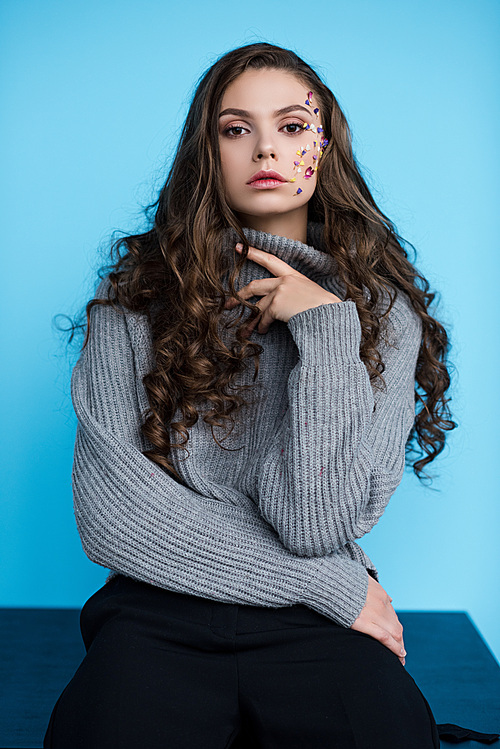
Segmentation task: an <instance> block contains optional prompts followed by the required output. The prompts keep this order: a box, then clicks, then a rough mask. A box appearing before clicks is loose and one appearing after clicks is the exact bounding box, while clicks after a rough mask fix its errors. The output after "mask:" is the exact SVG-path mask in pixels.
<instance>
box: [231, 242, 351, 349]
mask: <svg viewBox="0 0 500 749" xmlns="http://www.w3.org/2000/svg"><path fill="white" fill-rule="evenodd" d="M236 250H237V251H238V252H241V250H242V246H241V245H236ZM248 258H249V260H253V262H254V263H258V264H259V265H263V266H264V267H265V268H267V270H268V271H270V272H271V273H272V274H273V275H274V276H275V278H260V279H254V280H253V281H250V283H249V284H247V285H246V286H244V287H243V288H242V289H241V290H240V291H239V296H240V297H242V299H250V297H252V296H261V297H263V298H262V299H260V300H259V301H258V302H257V304H256V306H257V307H259V309H260V310H261V314H260V315H257V317H256V318H255V320H252V322H250V323H248V325H246V326H245V333H246V334H247V335H249V334H250V332H251V330H252V329H253V328H254V327H255V326H256V325H257V324H258V326H259V327H258V329H257V332H258V333H267V331H268V330H269V326H270V325H271V323H272V322H273V320H282V321H283V322H288V320H289V319H290V318H291V317H292V316H293V315H296V314H297V313H298V312H303V311H304V310H306V309H310V308H311V307H319V306H320V305H321V304H333V303H334V302H341V301H342V299H339V297H338V296H335V294H331V293H330V292H329V291H326V289H323V288H322V287H321V286H319V284H317V283H315V282H314V281H311V279H310V278H308V277H307V276H304V275H303V274H302V273H299V271H297V270H295V269H294V268H292V267H291V266H290V265H288V263H285V261H284V260H281V259H280V258H279V257H276V255H273V254H272V253H270V252H265V251H264V250H258V249H257V248H256V247H251V246H250V247H249V250H248ZM237 304H240V302H239V301H238V300H237V299H234V298H231V299H228V300H227V301H226V303H225V305H224V306H225V307H226V309H231V308H233V307H235V306H236V305H237Z"/></svg>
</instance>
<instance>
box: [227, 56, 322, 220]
mask: <svg viewBox="0 0 500 749" xmlns="http://www.w3.org/2000/svg"><path fill="white" fill-rule="evenodd" d="M310 93H311V92H310V90H308V88H307V86H306V85H305V84H304V83H302V82H301V81H300V80H298V79H297V78H296V77H295V76H294V75H293V74H291V73H288V72H284V71H281V70H274V69H269V68H265V69H261V70H247V71H245V72H244V73H242V74H241V75H240V76H238V78H236V80H234V81H233V82H232V83H231V84H230V85H229V86H228V87H227V88H226V91H225V92H224V96H223V99H222V103H221V108H220V116H219V145H220V154H221V166H222V178H223V182H224V189H225V195H226V200H227V202H228V204H229V205H230V207H231V208H232V210H233V211H234V212H235V213H236V214H239V215H240V220H241V219H242V218H243V219H244V220H246V222H247V223H250V221H248V219H249V218H251V217H262V218H263V217H270V216H272V215H277V214H287V213H293V212H296V211H299V212H304V211H305V212H306V214H307V206H306V204H307V203H308V201H309V200H310V199H311V197H312V195H313V193H314V190H315V188H316V170H317V166H318V162H319V161H320V158H321V153H322V150H323V140H324V139H323V135H324V133H323V130H322V118H321V111H320V110H319V100H318V98H317V96H316V94H315V92H314V91H312V96H310ZM307 102H309V103H307ZM236 110H239V111H236ZM305 126H307V127H305ZM325 144H326V141H325ZM261 170H262V171H264V172H269V171H271V170H272V171H274V172H277V173H278V174H279V175H281V177H280V179H281V181H276V180H269V179H268V180H265V179H264V180H262V179H261V180H257V181H254V182H253V183H252V182H251V180H252V178H254V175H255V174H256V173H258V172H260V171H261Z"/></svg>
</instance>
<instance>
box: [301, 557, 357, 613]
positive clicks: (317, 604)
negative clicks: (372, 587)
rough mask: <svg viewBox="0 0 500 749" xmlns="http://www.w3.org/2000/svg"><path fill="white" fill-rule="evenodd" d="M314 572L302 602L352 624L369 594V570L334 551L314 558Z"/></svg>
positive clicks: (315, 609)
mask: <svg viewBox="0 0 500 749" xmlns="http://www.w3.org/2000/svg"><path fill="white" fill-rule="evenodd" d="M314 561H315V562H316V564H315V565H314V571H313V574H312V575H311V578H310V580H309V584H308V586H307V589H306V591H305V592H304V594H303V597H302V599H301V600H300V603H303V604H305V605H306V606H309V608H311V609H314V611H318V612H319V613H320V614H324V615H325V616H327V617H328V618H330V619H333V621H334V622H336V623H337V624H340V625H341V626H342V627H350V626H351V625H352V624H354V622H355V621H356V619H357V618H358V616H359V615H360V613H361V609H362V608H363V606H364V605H365V603H366V596H367V594H368V572H367V571H366V568H365V567H363V565H362V564H360V563H359V562H355V561H354V560H352V559H349V558H348V557H344V556H339V555H338V554H332V555H330V556H328V557H316V558H315V559H314Z"/></svg>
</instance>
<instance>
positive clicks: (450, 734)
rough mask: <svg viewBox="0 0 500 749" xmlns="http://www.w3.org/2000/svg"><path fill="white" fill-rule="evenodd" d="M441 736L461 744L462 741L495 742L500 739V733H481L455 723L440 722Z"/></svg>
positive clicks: (438, 727)
mask: <svg viewBox="0 0 500 749" xmlns="http://www.w3.org/2000/svg"><path fill="white" fill-rule="evenodd" d="M437 729H438V733H439V737H440V738H441V739H445V741H449V742H450V744H460V743H461V742H462V741H479V742H480V743H481V744H493V743H494V742H495V741H498V739H499V734H498V733H479V732H478V731H473V730H472V729H471V728H462V726H456V725H455V724H454V723H438V726H437Z"/></svg>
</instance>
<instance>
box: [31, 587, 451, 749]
mask: <svg viewBox="0 0 500 749" xmlns="http://www.w3.org/2000/svg"><path fill="white" fill-rule="evenodd" d="M80 628H81V633H82V637H83V641H84V644H85V648H86V651H87V654H86V656H85V658H84V659H83V661H82V663H81V664H80V666H79V668H78V669H77V671H76V673H75V674H74V676H73V678H72V679H71V681H70V682H69V683H68V685H67V686H66V688H65V689H64V690H63V692H62V694H61V695H60V697H59V699H58V701H57V702H56V704H55V706H54V709H53V711H52V715H51V717H50V721H49V725H48V728H47V732H46V734H45V739H44V743H43V746H44V749H80V748H81V749H115V748H116V749H229V747H231V749H330V748H331V749H354V748H356V749H378V748H379V747H380V749H435V748H438V747H439V738H438V733H437V728H436V723H435V720H434V717H433V715H432V712H431V709H430V707H429V705H428V703H427V701H426V699H425V697H424V696H423V694H422V693H421V692H420V690H419V688H418V687H417V685H416V684H415V682H414V680H413V679H412V677H411V676H410V675H409V673H408V672H407V671H406V669H405V668H404V666H402V665H401V663H400V661H399V659H398V658H397V656H396V655H394V653H392V652H391V651H389V650H388V649H387V648H386V647H385V646H384V645H382V644H381V643H379V642H378V641H377V640H375V639H373V638H372V637H370V636H369V635H366V634H363V633H360V632H356V631H354V630H352V629H348V628H345V627H341V626H339V625H337V624H335V623H334V622H332V621H331V620H330V619H328V618H327V617H325V616H323V615H321V614H318V613H316V612H315V611H312V609H309V608H308V607H307V606H303V605H295V606H287V607H284V608H268V607H257V606H247V605H241V604H233V603H224V602H221V601H213V600H210V599H207V598H201V597H198V596H192V595H185V594H182V593H176V592H171V591H167V590H163V589H162V588H158V587H156V586H153V585H149V584H147V583H142V582H138V581H135V580H132V579H131V578H128V577H125V576H123V575H119V576H117V577H115V578H113V579H111V580H110V581H109V582H108V583H106V584H105V585H104V586H103V587H102V588H100V589H99V590H98V591H97V592H96V593H94V595H92V596H91V597H90V598H89V599H88V601H86V603H85V604H84V606H83V608H82V611H81V614H80Z"/></svg>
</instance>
